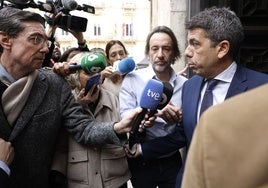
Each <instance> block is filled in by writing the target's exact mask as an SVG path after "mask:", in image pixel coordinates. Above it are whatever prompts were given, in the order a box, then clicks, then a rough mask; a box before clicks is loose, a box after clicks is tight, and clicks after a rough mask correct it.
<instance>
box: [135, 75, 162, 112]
mask: <svg viewBox="0 0 268 188" xmlns="http://www.w3.org/2000/svg"><path fill="white" fill-rule="evenodd" d="M162 94H163V84H162V82H160V81H158V80H155V79H151V80H149V81H148V82H147V84H146V86H145V88H144V89H143V92H142V95H141V100H140V106H141V107H142V108H146V109H150V110H155V109H156V108H157V105H158V104H159V102H160V101H161V99H162Z"/></svg>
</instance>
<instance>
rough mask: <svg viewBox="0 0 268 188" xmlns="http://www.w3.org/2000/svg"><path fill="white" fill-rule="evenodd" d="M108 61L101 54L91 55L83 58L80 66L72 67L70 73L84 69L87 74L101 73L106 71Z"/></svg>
mask: <svg viewBox="0 0 268 188" xmlns="http://www.w3.org/2000/svg"><path fill="white" fill-rule="evenodd" d="M106 65H107V61H106V59H105V57H104V56H103V55H102V54H101V53H97V52H96V53H91V54H88V55H86V56H84V57H82V59H81V62H80V64H79V65H70V67H69V70H70V72H74V71H77V70H81V69H83V71H85V73H87V74H91V73H99V72H101V71H102V70H104V69H105V67H106Z"/></svg>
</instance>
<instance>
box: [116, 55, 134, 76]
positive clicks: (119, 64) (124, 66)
mask: <svg viewBox="0 0 268 188" xmlns="http://www.w3.org/2000/svg"><path fill="white" fill-rule="evenodd" d="M135 66H136V64H135V61H134V60H133V58H131V57H126V58H124V59H122V60H121V61H115V62H114V64H113V73H114V74H120V75H124V74H128V73H129V72H131V71H133V70H134V68H135Z"/></svg>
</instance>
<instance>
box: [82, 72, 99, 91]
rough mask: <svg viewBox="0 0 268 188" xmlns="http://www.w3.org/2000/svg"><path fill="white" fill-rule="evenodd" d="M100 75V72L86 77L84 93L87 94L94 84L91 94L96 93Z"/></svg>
mask: <svg viewBox="0 0 268 188" xmlns="http://www.w3.org/2000/svg"><path fill="white" fill-rule="evenodd" d="M100 76H101V75H100V74H97V75H95V76H92V77H90V78H88V80H87V83H86V87H85V95H87V93H88V91H89V90H90V88H91V87H92V86H93V85H95V88H94V89H93V92H92V95H93V94H94V93H96V91H97V90H98V87H97V86H98V85H99V81H100Z"/></svg>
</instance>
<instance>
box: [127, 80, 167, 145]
mask: <svg viewBox="0 0 268 188" xmlns="http://www.w3.org/2000/svg"><path fill="white" fill-rule="evenodd" d="M162 93H163V84H162V82H160V81H157V80H155V79H151V80H149V81H148V82H147V84H146V86H145V88H144V89H143V92H142V95H141V101H140V107H141V108H142V112H141V113H139V115H138V116H137V118H136V119H135V121H134V124H133V126H132V129H131V131H130V133H129V149H130V150H131V149H132V147H133V145H134V144H136V143H138V142H140V135H139V127H140V125H141V122H142V120H143V119H144V117H145V115H146V114H147V112H148V110H155V109H156V108H157V105H158V104H159V102H160V101H161V99H162Z"/></svg>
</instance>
